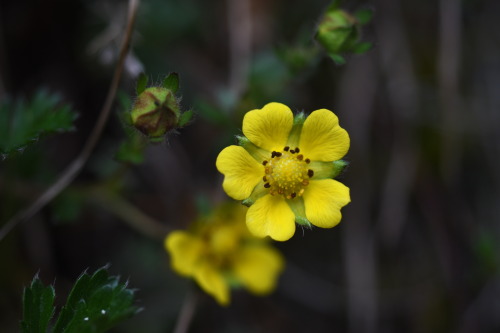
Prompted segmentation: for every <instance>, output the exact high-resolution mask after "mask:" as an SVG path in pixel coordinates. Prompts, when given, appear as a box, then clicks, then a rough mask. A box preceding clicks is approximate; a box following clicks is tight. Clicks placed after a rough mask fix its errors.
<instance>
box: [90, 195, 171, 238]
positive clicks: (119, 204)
mask: <svg viewBox="0 0 500 333" xmlns="http://www.w3.org/2000/svg"><path fill="white" fill-rule="evenodd" d="M86 194H87V196H88V199H89V201H91V202H92V203H94V204H96V205H98V206H100V207H102V208H103V209H105V210H107V211H108V212H110V213H112V214H114V215H116V216H118V217H119V218H120V219H121V220H122V221H124V222H125V223H127V224H128V225H129V226H130V227H132V228H133V229H134V230H137V231H139V232H140V233H142V234H144V235H146V236H148V237H150V238H153V239H160V240H162V239H163V238H165V235H166V234H167V233H168V232H169V231H170V228H168V227H167V226H166V225H164V224H162V223H161V222H160V221H157V220H155V219H154V218H152V217H151V216H149V215H146V214H145V213H143V212H142V211H141V210H140V209H138V208H137V207H135V206H134V205H132V204H131V203H129V202H128V201H126V200H125V199H123V198H122V197H120V196H119V195H118V194H114V193H110V192H109V191H106V190H103V189H101V188H98V189H96V190H93V191H88V192H86Z"/></svg>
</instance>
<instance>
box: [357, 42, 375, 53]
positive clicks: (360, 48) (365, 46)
mask: <svg viewBox="0 0 500 333" xmlns="http://www.w3.org/2000/svg"><path fill="white" fill-rule="evenodd" d="M372 46H373V44H372V43H370V42H361V43H358V44H356V45H354V46H353V48H352V52H353V53H357V54H363V53H365V52H368V51H370V49H371V48H372Z"/></svg>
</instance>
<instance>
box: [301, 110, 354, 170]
mask: <svg viewBox="0 0 500 333" xmlns="http://www.w3.org/2000/svg"><path fill="white" fill-rule="evenodd" d="M349 145H350V140H349V135H348V134H347V132H346V130H345V129H343V128H342V127H340V126H339V120H338V118H337V116H336V115H335V114H334V113H333V112H331V111H330V110H326V109H321V110H316V111H314V112H312V113H311V114H310V115H309V117H307V119H306V120H305V122H304V126H303V127H302V132H301V134H300V141H299V147H300V150H301V153H302V154H303V155H304V156H305V157H307V158H309V159H311V160H316V161H336V160H340V159H341V158H342V157H344V155H345V154H346V153H347V151H348V150H349Z"/></svg>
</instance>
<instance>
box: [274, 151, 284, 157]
mask: <svg viewBox="0 0 500 333" xmlns="http://www.w3.org/2000/svg"><path fill="white" fill-rule="evenodd" d="M275 155H276V156H277V157H281V155H283V154H281V153H280V152H279V151H277V152H276V154H275Z"/></svg>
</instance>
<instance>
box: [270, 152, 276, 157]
mask: <svg viewBox="0 0 500 333" xmlns="http://www.w3.org/2000/svg"><path fill="white" fill-rule="evenodd" d="M274 156H276V152H275V151H274V150H273V152H272V153H271V158H274Z"/></svg>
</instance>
